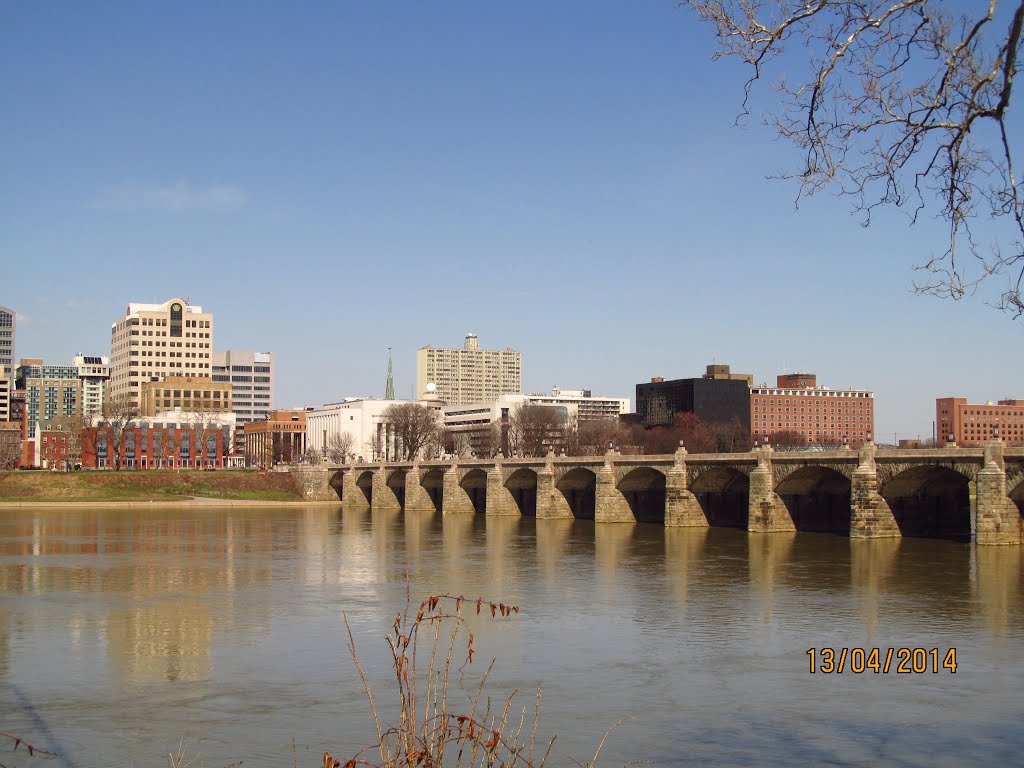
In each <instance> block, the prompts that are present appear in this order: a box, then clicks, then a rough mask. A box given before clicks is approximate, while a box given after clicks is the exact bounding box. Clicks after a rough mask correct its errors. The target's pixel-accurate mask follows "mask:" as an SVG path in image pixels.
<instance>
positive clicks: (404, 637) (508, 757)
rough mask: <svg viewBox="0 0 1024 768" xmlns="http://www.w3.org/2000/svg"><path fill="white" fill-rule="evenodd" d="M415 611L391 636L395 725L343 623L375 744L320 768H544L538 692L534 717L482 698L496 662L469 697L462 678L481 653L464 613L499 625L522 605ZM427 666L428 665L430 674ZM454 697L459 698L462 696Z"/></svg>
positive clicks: (461, 601)
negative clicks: (460, 704) (454, 692)
mask: <svg viewBox="0 0 1024 768" xmlns="http://www.w3.org/2000/svg"><path fill="white" fill-rule="evenodd" d="M411 605H412V604H411V601H410V599H409V597H408V595H407V596H406V605H405V610H404V611H403V612H402V613H400V614H399V615H398V616H397V617H396V618H395V623H394V625H393V626H392V630H391V633H390V634H389V635H388V636H387V641H388V645H389V647H390V649H391V657H392V666H393V669H394V673H395V683H396V685H397V693H398V698H399V704H400V709H399V718H398V722H397V723H394V724H387V725H385V724H382V723H381V719H380V716H379V713H378V709H377V703H376V699H375V697H374V694H373V690H372V689H371V687H370V684H369V682H368V681H367V679H366V674H365V673H364V672H363V668H362V665H361V664H360V663H359V657H358V655H357V654H356V646H355V640H354V639H353V637H352V629H351V627H350V626H349V623H348V617H347V616H346V617H345V627H346V629H347V630H348V639H349V651H350V652H351V654H352V660H353V662H354V663H355V666H356V670H357V671H358V672H359V677H360V679H361V680H362V682H363V687H364V689H365V690H366V698H367V700H368V702H369V706H370V711H371V713H372V715H373V723H374V727H375V729H376V735H377V743H376V744H374V745H372V746H370V747H367V748H366V749H364V750H362V751H361V752H360V753H358V754H357V755H356V756H355V757H353V758H352V759H350V760H349V761H348V762H346V763H344V764H342V763H341V761H340V760H336V759H335V758H333V757H332V756H331V754H330V753H325V754H324V763H323V768H342V766H343V768H356V766H373V767H374V768H411V766H422V767H423V768H443V766H444V765H446V764H447V765H448V766H455V767H458V766H463V765H465V766H469V767H470V768H472V767H473V766H504V767H506V768H516V767H517V766H521V767H522V768H543V766H544V765H545V764H546V762H547V759H548V756H549V755H550V754H551V748H552V746H553V745H554V743H555V738H554V737H553V738H552V739H551V740H550V741H549V742H547V747H546V749H545V751H544V754H543V756H542V757H541V758H540V761H539V762H537V761H536V747H537V731H538V729H539V726H540V702H541V690H540V687H538V688H537V695H536V699H535V702H534V705H533V712H532V715H530V714H529V713H528V708H527V707H525V706H524V707H522V708H521V709H520V710H519V711H518V712H514V711H513V700H514V698H515V696H516V693H517V691H512V693H511V694H509V695H508V697H507V698H506V699H505V700H504V702H503V703H500V704H496V703H495V702H493V701H492V700H491V697H490V696H487V697H485V696H484V685H485V683H486V682H487V678H488V676H489V675H490V672H491V670H492V669H493V667H494V660H493V659H492V660H491V663H490V664H489V665H488V667H487V670H486V671H485V672H484V674H483V676H482V677H481V678H480V681H479V683H478V684H477V685H476V686H475V688H474V689H473V690H472V691H470V690H468V689H467V688H466V686H465V685H464V682H465V681H464V676H463V673H464V671H465V670H466V667H467V666H468V665H470V664H472V662H473V657H474V655H475V653H476V648H475V647H474V638H473V632H472V630H471V629H470V627H469V625H468V623H467V622H466V618H465V616H464V615H463V611H465V610H470V611H472V610H474V609H475V611H476V614H477V615H484V616H486V614H487V613H488V612H489V613H490V615H491V618H492V619H495V620H497V619H503V618H508V617H510V616H513V615H516V614H518V613H519V607H518V606H515V605H506V604H505V603H493V602H490V601H487V600H483V599H477V600H475V601H473V600H468V601H467V600H466V599H465V598H464V597H463V596H461V595H459V596H454V595H433V596H431V597H429V598H427V599H426V600H424V601H423V602H422V603H420V605H419V608H418V609H417V610H416V612H415V614H413V613H412V612H411ZM421 632H422V633H423V636H422V637H421ZM463 654H464V658H461V663H460V659H459V658H457V655H458V657H462V656H463ZM421 656H422V657H423V662H421ZM422 663H425V664H426V669H425V670H424V669H423V667H422ZM456 664H458V666H455V665H456ZM452 685H457V686H458V690H460V691H462V692H463V693H464V694H465V699H466V704H465V705H464V706H465V707H466V708H465V709H457V708H456V707H453V706H452V705H451V704H450V702H449V692H450V689H451V686H452ZM453 698H457V699H460V700H461V699H462V697H461V696H456V697H453ZM620 722H621V721H620ZM617 725H619V723H616V724H615V725H613V726H612V727H611V728H609V729H608V731H606V732H605V734H604V738H602V739H601V743H600V744H599V745H598V748H597V751H596V752H595V754H594V757H593V759H592V760H591V761H590V762H589V763H586V764H585V765H586V766H587V767H588V768H590V767H592V766H594V765H595V764H596V762H597V756H598V754H600V752H601V747H602V746H603V745H604V741H605V739H606V738H607V737H608V734H609V733H610V732H611V731H612V730H613V729H614V728H615V727H616V726H617ZM371 751H379V752H380V761H379V762H376V757H374V758H373V759H372V760H371V759H369V758H367V757H364V755H366V754H367V753H369V752H371ZM446 761H447V763H446Z"/></svg>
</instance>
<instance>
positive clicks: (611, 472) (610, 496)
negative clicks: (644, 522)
mask: <svg viewBox="0 0 1024 768" xmlns="http://www.w3.org/2000/svg"><path fill="white" fill-rule="evenodd" d="M594 522H595V523H635V522H636V517H634V516H633V510H632V509H630V506H629V502H628V501H626V497H625V496H623V495H622V491H620V490H619V489H618V488H617V487H616V486H615V467H614V465H613V464H612V453H611V451H609V452H608V453H606V454H605V456H604V466H602V467H601V468H600V469H599V470H598V471H597V485H596V489H595V491H594Z"/></svg>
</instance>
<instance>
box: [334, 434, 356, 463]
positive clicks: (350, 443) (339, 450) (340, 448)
mask: <svg viewBox="0 0 1024 768" xmlns="http://www.w3.org/2000/svg"><path fill="white" fill-rule="evenodd" d="M355 448H356V438H355V435H353V434H352V433H351V432H338V433H336V434H333V435H331V437H330V439H329V440H328V441H327V458H328V459H329V460H330V461H331V463H332V464H343V463H344V462H345V460H346V459H347V458H348V457H349V456H350V455H351V454H352V452H353V451H355Z"/></svg>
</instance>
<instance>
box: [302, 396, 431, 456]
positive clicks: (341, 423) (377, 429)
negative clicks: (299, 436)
mask: <svg viewBox="0 0 1024 768" xmlns="http://www.w3.org/2000/svg"><path fill="white" fill-rule="evenodd" d="M405 403H419V404H420V405H427V406H431V407H435V408H436V407H439V405H440V404H439V403H438V402H437V401H436V400H377V399H376V398H346V399H345V400H343V401H341V402H340V403H328V404H327V405H324V406H323V407H322V408H318V409H316V410H313V411H310V412H309V413H307V414H306V450H307V451H318V452H320V453H326V452H328V451H330V450H332V449H336V446H338V445H339V444H341V442H340V441H343V440H344V439H345V438H344V436H345V435H351V438H349V439H348V443H349V445H348V453H349V455H350V456H355V457H356V458H357V459H359V458H361V459H362V460H364V461H376V460H378V459H381V458H383V459H395V458H398V455H397V453H398V451H397V449H396V445H395V438H394V430H393V428H392V427H391V426H390V425H389V424H388V423H387V421H386V420H385V419H384V416H383V414H384V411H385V409H387V408H388V406H392V405H402V404H405Z"/></svg>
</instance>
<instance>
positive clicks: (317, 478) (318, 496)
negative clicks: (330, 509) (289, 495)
mask: <svg viewBox="0 0 1024 768" xmlns="http://www.w3.org/2000/svg"><path fill="white" fill-rule="evenodd" d="M291 475H292V477H293V478H294V479H295V484H296V485H298V486H299V493H301V494H302V498H304V499H308V500H309V501H337V499H338V494H337V492H336V491H335V490H334V489H333V488H332V487H331V472H330V471H329V470H328V469H327V467H297V468H295V469H292V470H291Z"/></svg>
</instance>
